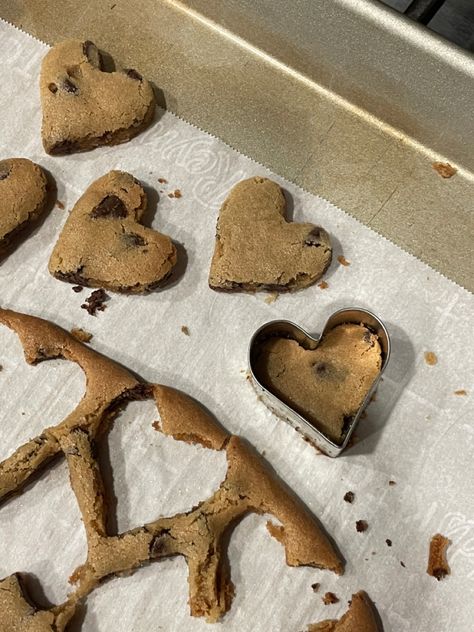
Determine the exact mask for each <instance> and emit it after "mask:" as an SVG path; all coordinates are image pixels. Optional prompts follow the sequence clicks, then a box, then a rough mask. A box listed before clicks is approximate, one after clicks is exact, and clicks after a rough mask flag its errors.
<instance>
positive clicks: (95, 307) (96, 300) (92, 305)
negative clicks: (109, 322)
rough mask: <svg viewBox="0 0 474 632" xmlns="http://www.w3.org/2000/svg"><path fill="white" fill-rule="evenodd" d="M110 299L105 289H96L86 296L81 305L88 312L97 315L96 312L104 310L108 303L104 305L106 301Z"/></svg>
mask: <svg viewBox="0 0 474 632" xmlns="http://www.w3.org/2000/svg"><path fill="white" fill-rule="evenodd" d="M108 299H109V297H108V295H107V294H106V293H105V290H103V289H102V288H101V289H100V290H94V291H93V292H92V294H91V295H90V296H88V297H87V298H86V302H85V303H83V304H82V305H81V307H82V309H85V310H86V311H87V313H88V314H90V315H91V316H95V315H96V312H98V311H99V312H103V311H104V309H105V308H106V307H107V305H104V303H105V301H107V300H108Z"/></svg>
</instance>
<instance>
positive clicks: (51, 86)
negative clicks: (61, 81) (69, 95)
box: [48, 83, 58, 94]
mask: <svg viewBox="0 0 474 632" xmlns="http://www.w3.org/2000/svg"><path fill="white" fill-rule="evenodd" d="M48 90H49V91H50V92H52V93H53V94H56V92H57V91H58V86H57V85H56V84H55V83H50V84H48Z"/></svg>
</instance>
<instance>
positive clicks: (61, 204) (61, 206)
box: [56, 200, 65, 211]
mask: <svg viewBox="0 0 474 632" xmlns="http://www.w3.org/2000/svg"><path fill="white" fill-rule="evenodd" d="M56 206H57V207H58V208H60V209H61V211H64V209H65V206H64V203H63V202H61V200H56Z"/></svg>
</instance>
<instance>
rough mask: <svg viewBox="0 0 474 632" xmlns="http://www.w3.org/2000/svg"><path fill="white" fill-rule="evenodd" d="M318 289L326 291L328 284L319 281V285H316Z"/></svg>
mask: <svg viewBox="0 0 474 632" xmlns="http://www.w3.org/2000/svg"><path fill="white" fill-rule="evenodd" d="M318 287H319V288H321V289H322V290H327V288H328V287H329V283H326V281H321V283H318Z"/></svg>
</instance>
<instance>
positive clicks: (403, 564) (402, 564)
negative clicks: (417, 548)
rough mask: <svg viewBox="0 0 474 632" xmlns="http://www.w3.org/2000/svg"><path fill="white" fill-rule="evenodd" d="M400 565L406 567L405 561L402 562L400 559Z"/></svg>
mask: <svg viewBox="0 0 474 632" xmlns="http://www.w3.org/2000/svg"><path fill="white" fill-rule="evenodd" d="M400 566H403V568H406V566H405V562H402V561H401V560H400Z"/></svg>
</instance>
